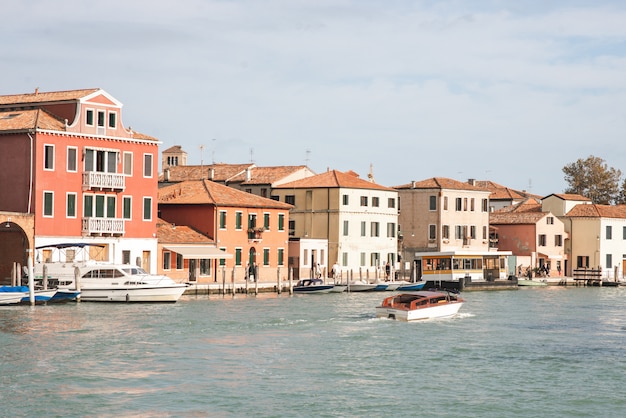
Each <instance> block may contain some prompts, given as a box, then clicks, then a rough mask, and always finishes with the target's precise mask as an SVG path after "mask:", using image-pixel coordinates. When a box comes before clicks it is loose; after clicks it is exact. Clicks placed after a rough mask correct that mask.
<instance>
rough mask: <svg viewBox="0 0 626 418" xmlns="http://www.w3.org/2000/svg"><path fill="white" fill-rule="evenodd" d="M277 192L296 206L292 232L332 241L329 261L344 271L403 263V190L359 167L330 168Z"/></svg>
mask: <svg viewBox="0 0 626 418" xmlns="http://www.w3.org/2000/svg"><path fill="white" fill-rule="evenodd" d="M273 196H275V197H276V198H277V199H278V200H279V201H281V202H285V203H289V204H291V205H293V206H294V208H293V209H292V210H291V213H290V221H289V236H290V237H295V238H317V239H327V240H328V263H329V264H330V265H332V264H335V262H337V263H338V264H339V265H340V266H341V268H342V272H350V271H352V272H353V273H354V274H357V273H358V272H362V273H363V274H369V277H372V275H374V274H377V273H380V269H382V268H383V267H384V265H385V263H387V262H389V263H391V264H392V265H394V266H396V264H397V245H398V244H397V243H398V241H397V219H398V206H397V200H398V193H397V191H395V190H393V189H390V188H388V187H384V186H381V185H379V184H376V183H374V182H372V181H368V180H364V179H361V178H359V176H358V175H357V174H356V173H354V172H341V171H337V170H329V171H327V172H325V173H322V174H318V175H316V176H312V177H307V178H305V179H302V180H298V181H294V182H291V183H285V184H281V185H278V186H277V187H275V188H274V190H273Z"/></svg>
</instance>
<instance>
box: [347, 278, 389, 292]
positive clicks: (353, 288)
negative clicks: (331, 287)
mask: <svg viewBox="0 0 626 418" xmlns="http://www.w3.org/2000/svg"><path fill="white" fill-rule="evenodd" d="M378 284H379V283H368V282H366V281H363V280H357V281H354V282H350V283H348V287H347V291H348V292H373V291H374V289H376V288H377V287H378ZM381 290H383V289H381Z"/></svg>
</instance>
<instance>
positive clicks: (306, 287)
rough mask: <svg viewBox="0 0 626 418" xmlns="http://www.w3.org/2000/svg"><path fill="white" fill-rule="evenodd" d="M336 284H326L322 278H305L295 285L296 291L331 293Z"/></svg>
mask: <svg viewBox="0 0 626 418" xmlns="http://www.w3.org/2000/svg"><path fill="white" fill-rule="evenodd" d="M334 287H335V285H334V284H324V281H323V280H322V279H304V280H300V281H298V283H297V284H296V285H295V286H294V287H293V292H294V293H330V292H332V291H333V288H334Z"/></svg>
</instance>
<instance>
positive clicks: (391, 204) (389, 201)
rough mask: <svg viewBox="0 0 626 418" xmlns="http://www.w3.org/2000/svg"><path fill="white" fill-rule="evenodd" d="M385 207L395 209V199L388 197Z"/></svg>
mask: <svg viewBox="0 0 626 418" xmlns="http://www.w3.org/2000/svg"><path fill="white" fill-rule="evenodd" d="M387 207H388V208H395V207H396V199H394V198H393V197H390V198H389V199H387Z"/></svg>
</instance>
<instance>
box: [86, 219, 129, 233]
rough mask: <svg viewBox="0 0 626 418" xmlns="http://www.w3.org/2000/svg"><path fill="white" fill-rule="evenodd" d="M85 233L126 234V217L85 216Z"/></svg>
mask: <svg viewBox="0 0 626 418" xmlns="http://www.w3.org/2000/svg"><path fill="white" fill-rule="evenodd" d="M82 233H83V235H84V236H85V235H86V236H89V235H96V236H101V235H124V219H121V218H83V230H82Z"/></svg>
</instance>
